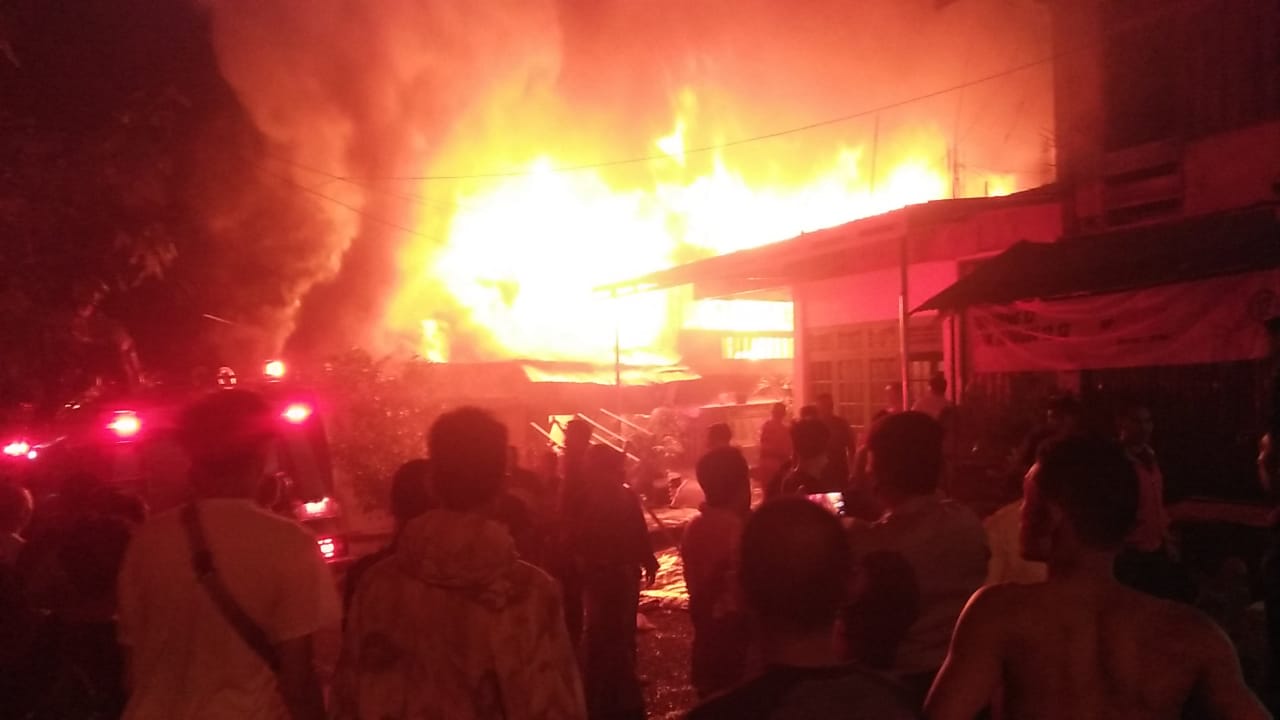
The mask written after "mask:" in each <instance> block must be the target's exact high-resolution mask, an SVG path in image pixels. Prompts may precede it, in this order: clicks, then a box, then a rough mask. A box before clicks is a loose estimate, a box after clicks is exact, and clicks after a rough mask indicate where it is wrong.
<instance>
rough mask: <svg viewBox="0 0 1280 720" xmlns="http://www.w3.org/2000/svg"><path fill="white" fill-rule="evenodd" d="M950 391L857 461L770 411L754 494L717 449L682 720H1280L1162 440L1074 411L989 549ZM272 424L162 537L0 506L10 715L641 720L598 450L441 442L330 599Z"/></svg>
mask: <svg viewBox="0 0 1280 720" xmlns="http://www.w3.org/2000/svg"><path fill="white" fill-rule="evenodd" d="M945 391H946V386H945V382H944V383H941V384H940V383H936V382H935V383H934V391H933V392H932V393H931V395H930V397H929V398H924V399H922V400H921V402H920V403H919V404H918V405H917V407H916V409H913V410H910V411H904V410H902V409H900V408H891V409H889V410H887V411H886V412H884V413H883V414H882V415H881V416H880V417H878V418H877V420H876V421H875V422H874V423H873V424H872V425H871V427H870V428H869V429H868V432H867V433H866V435H865V437H864V438H862V442H861V443H859V442H858V441H859V438H858V436H857V434H856V433H854V431H853V429H852V428H851V427H850V425H849V423H847V422H845V421H844V420H843V419H841V418H840V417H839V416H838V415H837V414H836V412H835V407H834V403H833V401H832V399H831V398H830V397H829V396H824V397H820V398H818V402H817V403H816V405H815V406H813V407H806V408H803V409H801V411H800V413H799V417H798V418H797V419H796V420H795V421H794V422H790V421H789V420H788V417H787V415H788V413H787V408H786V407H785V406H778V407H776V408H775V409H774V411H773V413H772V415H771V417H770V419H769V421H768V422H767V423H766V424H765V425H764V427H763V428H762V430H761V439H760V448H761V453H760V458H759V463H758V464H757V467H756V468H755V472H754V473H753V469H752V467H751V466H750V465H749V463H748V461H747V458H746V456H745V455H744V454H743V452H742V451H741V450H740V449H739V448H737V447H735V446H734V445H733V444H732V438H731V436H729V434H728V433H725V432H723V430H717V431H715V432H713V433H711V434H712V436H713V437H712V439H714V440H715V442H712V443H710V444H709V449H708V451H707V452H706V453H705V454H704V455H703V456H702V457H701V458H700V459H699V460H698V462H697V466H696V470H695V475H696V479H697V483H698V484H699V485H700V487H701V489H702V492H703V494H704V495H705V503H704V504H703V506H702V508H701V512H700V513H699V514H698V516H697V517H696V518H694V519H693V520H692V521H691V522H690V524H689V525H688V526H687V528H686V529H685V531H684V534H683V538H682V541H681V543H680V548H679V551H680V554H681V557H682V560H683V567H684V574H685V580H686V585H687V588H688V591H689V615H690V619H691V622H692V626H693V630H694V636H693V641H692V648H691V662H690V667H689V678H690V683H691V685H692V687H693V688H694V690H695V691H696V693H697V697H698V699H699V703H698V705H697V706H696V707H695V708H694V709H692V710H691V711H690V713H689V717H690V718H693V719H694V720H717V719H719V718H792V717H795V718H881V719H890V720H892V719H895V718H916V717H928V718H930V719H931V720H950V719H952V718H955V719H957V720H958V719H966V720H967V719H970V718H979V717H991V718H1024V717H1036V718H1057V717H1062V718H1146V717H1150V718H1177V717H1214V718H1240V719H1250V718H1263V717H1269V715H1267V712H1266V710H1265V709H1264V708H1263V706H1262V705H1261V703H1260V702H1259V701H1258V699H1257V698H1256V697H1255V696H1254V694H1253V693H1252V692H1251V691H1250V689H1249V688H1248V687H1247V685H1246V684H1245V682H1244V680H1243V677H1242V673H1241V667H1240V662H1239V660H1238V658H1237V653H1236V650H1235V648H1234V647H1233V645H1232V642H1231V641H1230V640H1229V639H1228V637H1227V635H1226V634H1225V633H1224V632H1223V630H1222V629H1221V628H1220V627H1219V625H1218V624H1216V623H1215V622H1214V621H1213V620H1211V619H1210V618H1209V616H1208V615H1206V614H1204V613H1202V612H1201V611H1200V610H1198V609H1196V608H1195V607H1194V605H1193V602H1192V601H1193V600H1194V597H1193V596H1194V591H1193V590H1188V588H1187V586H1186V583H1185V578H1183V577H1181V576H1179V574H1178V572H1177V569H1176V563H1173V562H1172V561H1171V553H1170V549H1169V533H1168V525H1169V523H1168V519H1167V516H1166V514H1165V513H1164V509H1163V504H1162V500H1161V498H1162V479H1161V475H1160V469H1159V464H1158V462H1157V461H1156V458H1155V456H1154V453H1153V452H1152V451H1151V447H1150V437H1151V431H1152V424H1153V423H1152V419H1151V415H1150V412H1149V410H1148V409H1147V408H1145V407H1142V406H1141V405H1139V404H1133V405H1131V406H1128V407H1126V408H1125V409H1124V411H1123V412H1122V413H1121V414H1120V416H1119V423H1118V425H1117V428H1118V432H1117V433H1115V434H1114V436H1112V437H1101V436H1099V434H1098V433H1095V432H1089V431H1088V430H1086V429H1085V427H1084V424H1083V423H1081V422H1080V421H1079V417H1080V412H1081V411H1080V407H1079V404H1078V402H1076V401H1074V400H1072V399H1069V398H1062V399H1059V400H1057V401H1055V402H1054V403H1053V404H1052V406H1051V409H1050V413H1049V418H1048V420H1049V422H1048V423H1046V429H1045V431H1044V432H1043V433H1042V434H1039V435H1036V436H1035V437H1034V438H1033V440H1031V441H1029V444H1032V445H1033V446H1034V447H1033V448H1032V449H1031V450H1029V451H1028V452H1027V453H1024V454H1023V456H1022V462H1025V467H1019V468H1018V470H1017V472H1018V475H1019V476H1020V477H1023V483H1022V486H1021V493H1020V495H1021V497H1019V498H1018V499H1017V500H1015V501H1013V502H1012V503H1010V504H1009V505H1007V506H1005V507H1003V508H1001V509H999V510H997V511H996V512H995V513H992V514H991V515H989V516H988V517H987V519H986V520H985V522H984V521H983V520H981V519H980V518H979V516H978V515H977V514H976V513H975V512H974V511H973V510H971V509H970V508H969V507H968V506H967V505H965V504H963V503H961V502H958V501H956V500H954V499H949V498H947V497H945V493H944V492H943V490H942V479H943V477H944V475H945V471H946V454H945V452H944V445H945V436H946V432H947V431H946V429H945V424H944V420H945V417H946V414H947V413H948V412H949V406H948V405H947V403H946V402H945V397H943V396H944V395H945ZM926 401H927V402H926ZM273 420H274V418H273V414H272V412H271V410H270V408H269V406H268V405H267V404H266V403H265V402H264V401H263V400H262V399H261V398H260V397H258V396H256V395H254V394H252V393H249V392H246V391H241V390H231V391H224V392H220V393H216V394H214V395H212V396H210V397H209V398H207V399H204V400H202V401H200V402H197V403H195V404H194V405H192V406H191V407H190V408H188V409H187V410H186V411H185V413H184V414H183V416H182V419H181V422H180V427H179V432H178V436H179V437H178V439H179V440H180V442H181V444H182V446H183V448H184V449H185V451H186V453H187V455H188V456H189V458H190V460H191V469H190V473H189V477H188V480H189V485H190V489H191V495H192V500H191V501H190V502H188V503H186V504H184V505H182V506H181V507H179V508H175V509H172V510H168V511H165V512H160V513H156V514H154V515H150V516H149V513H148V510H147V508H146V506H145V504H144V503H142V502H141V501H140V500H139V499H138V498H137V497H135V496H131V495H129V494H127V493H124V492H121V491H120V490H118V489H113V488H110V487H107V486H105V485H103V484H102V483H99V482H96V481H94V480H93V479H92V478H90V477H82V476H77V477H73V478H68V479H67V481H66V482H65V483H64V484H63V487H62V488H61V490H60V492H59V493H58V494H56V495H54V496H51V497H49V498H43V499H42V500H41V502H40V503H39V504H36V503H33V499H32V496H31V494H30V493H29V492H27V491H26V490H25V489H23V488H21V487H20V486H18V485H16V484H14V483H11V482H6V483H0V603H3V605H2V606H0V613H2V614H0V692H3V693H4V696H3V700H0V705H2V707H3V708H4V709H3V710H2V711H0V714H2V715H3V716H5V717H16V718H25V719H28V720H43V719H44V718H73V717H83V718H104V719H105V718H117V717H125V718H132V719H139V720H142V719H150V718H156V719H160V718H164V719H169V718H178V719H181V718H264V719H265V718H273V719H274V718H291V719H292V720H306V719H318V718H324V717H329V718H339V719H348V718H349V719H352V720H355V719H360V720H366V719H368V720H386V719H389V718H404V719H409V718H434V717H438V718H485V719H487V718H493V719H498V718H502V719H506V720H518V719H521V718H527V719H529V720H543V719H545V720H562V719H563V720H577V719H585V718H590V719H591V720H613V719H618V720H632V719H635V720H639V719H641V718H644V717H645V715H646V712H645V703H644V696H643V692H642V687H641V683H640V680H639V678H638V674H637V668H636V655H637V648H636V615H637V610H638V599H639V596H640V591H641V587H642V584H643V583H646V582H647V583H652V582H653V580H654V578H655V576H656V574H657V571H658V561H657V559H656V558H655V555H654V550H653V547H652V546H651V544H650V535H649V531H648V528H647V525H646V521H645V517H644V510H643V508H642V505H641V503H640V500H639V498H638V497H637V495H636V494H635V493H634V492H633V491H632V490H631V489H630V488H629V487H628V484H627V458H626V456H625V455H624V454H622V453H620V452H618V451H616V450H614V449H611V448H609V447H606V446H602V445H595V444H593V443H592V432H591V428H590V427H589V426H585V425H583V424H581V423H571V424H570V425H569V427H568V428H567V429H566V436H565V440H564V447H563V454H562V456H561V457H560V458H559V461H558V462H548V463H547V464H546V467H545V469H544V472H542V473H533V472H530V471H526V470H523V469H521V468H519V467H518V464H517V463H516V462H515V458H514V456H513V454H512V453H511V451H510V447H509V438H508V433H507V429H506V427H505V426H504V425H503V424H502V423H500V422H499V421H498V420H496V419H495V418H494V417H493V416H492V415H491V414H490V413H488V412H486V411H484V410H481V409H478V408H471V407H466V408H459V409H456V410H453V411H451V412H449V413H446V414H444V415H442V416H441V417H439V418H438V419H437V420H436V422H435V423H433V425H432V426H431V428H430V429H429V431H428V433H427V438H426V448H425V449H426V457H425V458H422V459H416V460H412V461H410V462H407V463H406V464H404V465H403V466H402V467H401V468H400V469H399V471H398V472H397V473H396V474H395V477H394V478H393V482H392V487H391V497H390V506H391V510H392V514H393V516H394V519H395V530H394V534H393V537H392V539H391V542H390V543H389V545H388V546H387V547H386V548H384V549H382V550H380V551H378V552H376V553H374V554H371V555H368V556H366V557H364V558H362V559H360V560H359V561H358V562H356V563H355V564H354V565H353V566H351V567H350V568H349V569H348V571H347V573H346V577H345V586H344V587H343V588H342V589H341V592H340V591H339V586H338V583H337V582H336V581H335V576H334V574H333V572H332V570H331V569H330V568H329V567H327V566H326V565H325V563H324V562H323V560H322V558H321V556H320V554H319V552H318V550H317V547H316V543H315V539H314V537H313V536H312V535H311V534H310V533H309V532H308V531H307V530H305V529H304V528H303V527H302V526H300V525H298V524H297V523H296V522H294V521H293V520H292V519H290V518H286V517H282V516H281V515H279V514H277V513H275V512H272V510H271V509H270V508H268V507H264V506H263V504H262V503H261V502H260V498H259V495H260V488H261V483H262V478H263V474H264V470H265V468H266V466H267V461H268V456H269V452H270V447H271V443H272V442H273V435H272V433H273V431H272V427H273ZM724 430H727V428H724ZM721 435H723V437H720V436H721ZM753 477H754V478H756V479H757V480H758V484H759V485H760V490H761V495H762V501H761V502H758V503H754V502H753V491H752V479H753ZM753 506H754V507H753ZM338 627H340V628H341V630H340V633H341V635H340V637H341V641H340V650H339V651H338V653H337V660H336V667H335V668H333V671H332V674H331V677H329V676H328V673H322V672H321V671H320V670H318V669H317V657H318V654H319V651H320V648H321V646H322V645H323V642H324V640H323V638H324V634H325V633H326V632H327V631H330V629H333V628H338Z"/></svg>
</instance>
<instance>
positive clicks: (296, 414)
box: [280, 403, 311, 425]
mask: <svg viewBox="0 0 1280 720" xmlns="http://www.w3.org/2000/svg"><path fill="white" fill-rule="evenodd" d="M280 417H282V418H284V419H285V420H286V421H288V422H291V423H293V424H294V425H301V424H302V423H304V422H306V421H307V418H309V417H311V406H310V405H308V404H306V403H291V404H290V405H289V407H287V408H285V409H284V412H282V413H280Z"/></svg>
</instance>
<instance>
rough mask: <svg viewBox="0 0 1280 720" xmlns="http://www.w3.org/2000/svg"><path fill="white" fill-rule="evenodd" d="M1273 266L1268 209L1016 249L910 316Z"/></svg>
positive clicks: (1279, 225) (1275, 240)
mask: <svg viewBox="0 0 1280 720" xmlns="http://www.w3.org/2000/svg"><path fill="white" fill-rule="evenodd" d="M1276 267H1280V219H1278V218H1277V208H1276V206H1274V205H1265V206H1261V207H1255V208H1250V209H1247V210H1242V211H1232V212H1221V213H1213V214H1210V215H1203V216H1200V217H1196V218H1190V219H1186V220H1181V221H1178V222H1172V223H1163V224H1159V225H1148V226H1142V227H1138V228H1133V229H1128V230H1118V231H1114V232H1108V233H1102V234H1095V235H1086V236H1078V237H1074V238H1066V239H1063V240H1061V241H1059V242H1056V243H1030V242H1020V243H1017V244H1015V245H1013V246H1012V247H1010V248H1009V249H1008V250H1006V251H1005V252H1003V253H1001V254H1000V255H997V256H995V257H994V258H992V259H990V260H988V261H986V262H984V263H982V264H981V265H979V266H978V267H977V268H976V269H975V270H974V271H973V272H972V273H970V274H969V275H966V276H965V277H963V278H961V279H960V280H958V281H957V282H956V283H955V284H953V285H951V286H950V287H948V288H947V289H945V290H943V291H942V292H940V293H938V294H937V295H935V296H933V297H932V298H930V299H929V300H928V301H926V302H925V303H924V304H922V305H920V306H919V307H917V308H916V309H915V310H913V311H912V312H920V311H924V310H941V311H944V312H953V311H956V310H959V309H962V308H966V307H970V306H974V305H1003V304H1008V303H1011V302H1014V301H1018V300H1031V299H1037V300H1052V299H1059V298H1067V297H1074V296H1081V295H1098V294H1104V293H1115V292H1121V291H1125V290H1137V289H1144V288H1152V287H1157V286H1160V285H1167V284H1171V283H1178V282H1187V281H1192V280H1203V279H1208V278H1214V277H1221V276H1224V275H1235V274H1239V273H1247V272H1251V271H1257V270H1267V269H1271V268H1276Z"/></svg>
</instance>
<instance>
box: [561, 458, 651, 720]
mask: <svg viewBox="0 0 1280 720" xmlns="http://www.w3.org/2000/svg"><path fill="white" fill-rule="evenodd" d="M625 460H626V458H625V457H624V456H623V455H622V454H621V453H619V452H617V451H616V450H613V449H611V448H608V447H605V446H603V445H597V446H594V447H592V448H591V449H590V450H589V451H588V453H587V478H588V487H587V489H586V491H585V492H584V495H583V497H584V505H585V507H586V512H585V513H584V514H583V516H582V517H580V518H579V519H578V521H577V522H576V523H575V524H574V528H573V538H574V542H573V549H574V550H573V551H574V556H575V557H576V558H577V559H578V562H579V563H580V567H581V569H582V588H583V593H582V595H583V605H584V608H585V610H586V614H585V624H584V627H583V672H584V678H583V680H584V685H585V688H586V696H587V711H588V712H587V714H588V716H589V717H591V718H592V720H604V719H606V718H608V719H613V718H619V719H621V718H640V719H642V718H644V696H643V694H642V692H641V689H640V683H639V680H638V679H637V677H636V613H637V612H638V610H639V602H640V576H641V573H642V572H643V574H644V576H645V579H646V582H647V583H648V584H649V585H652V584H653V581H654V579H655V578H656V576H657V572H658V560H657V558H655V557H654V555H653V548H652V547H651V546H650V543H649V528H648V525H647V524H646V523H645V519H644V510H643V509H642V508H641V506H640V499H639V498H637V497H636V495H635V493H633V492H631V490H630V488H628V487H627V486H626V484H625V483H626V472H625V465H624V463H625Z"/></svg>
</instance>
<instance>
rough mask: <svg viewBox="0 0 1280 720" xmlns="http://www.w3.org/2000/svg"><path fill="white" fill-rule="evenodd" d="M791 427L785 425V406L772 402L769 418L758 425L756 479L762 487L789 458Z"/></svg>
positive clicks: (790, 451) (790, 452)
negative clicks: (758, 442)
mask: <svg viewBox="0 0 1280 720" xmlns="http://www.w3.org/2000/svg"><path fill="white" fill-rule="evenodd" d="M791 455H792V448H791V428H789V427H788V426H787V406H786V405H785V404H784V403H774V404H773V407H772V408H770V409H769V419H768V420H765V421H764V424H763V425H761V426H760V464H759V466H758V468H757V471H756V472H757V475H756V480H757V482H759V483H760V485H761V487H764V486H765V485H767V484H768V482H769V481H770V480H771V479H772V478H773V476H774V475H777V474H778V473H779V472H780V471H781V470H782V468H783V467H785V466H786V464H787V463H788V462H790V460H791Z"/></svg>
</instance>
